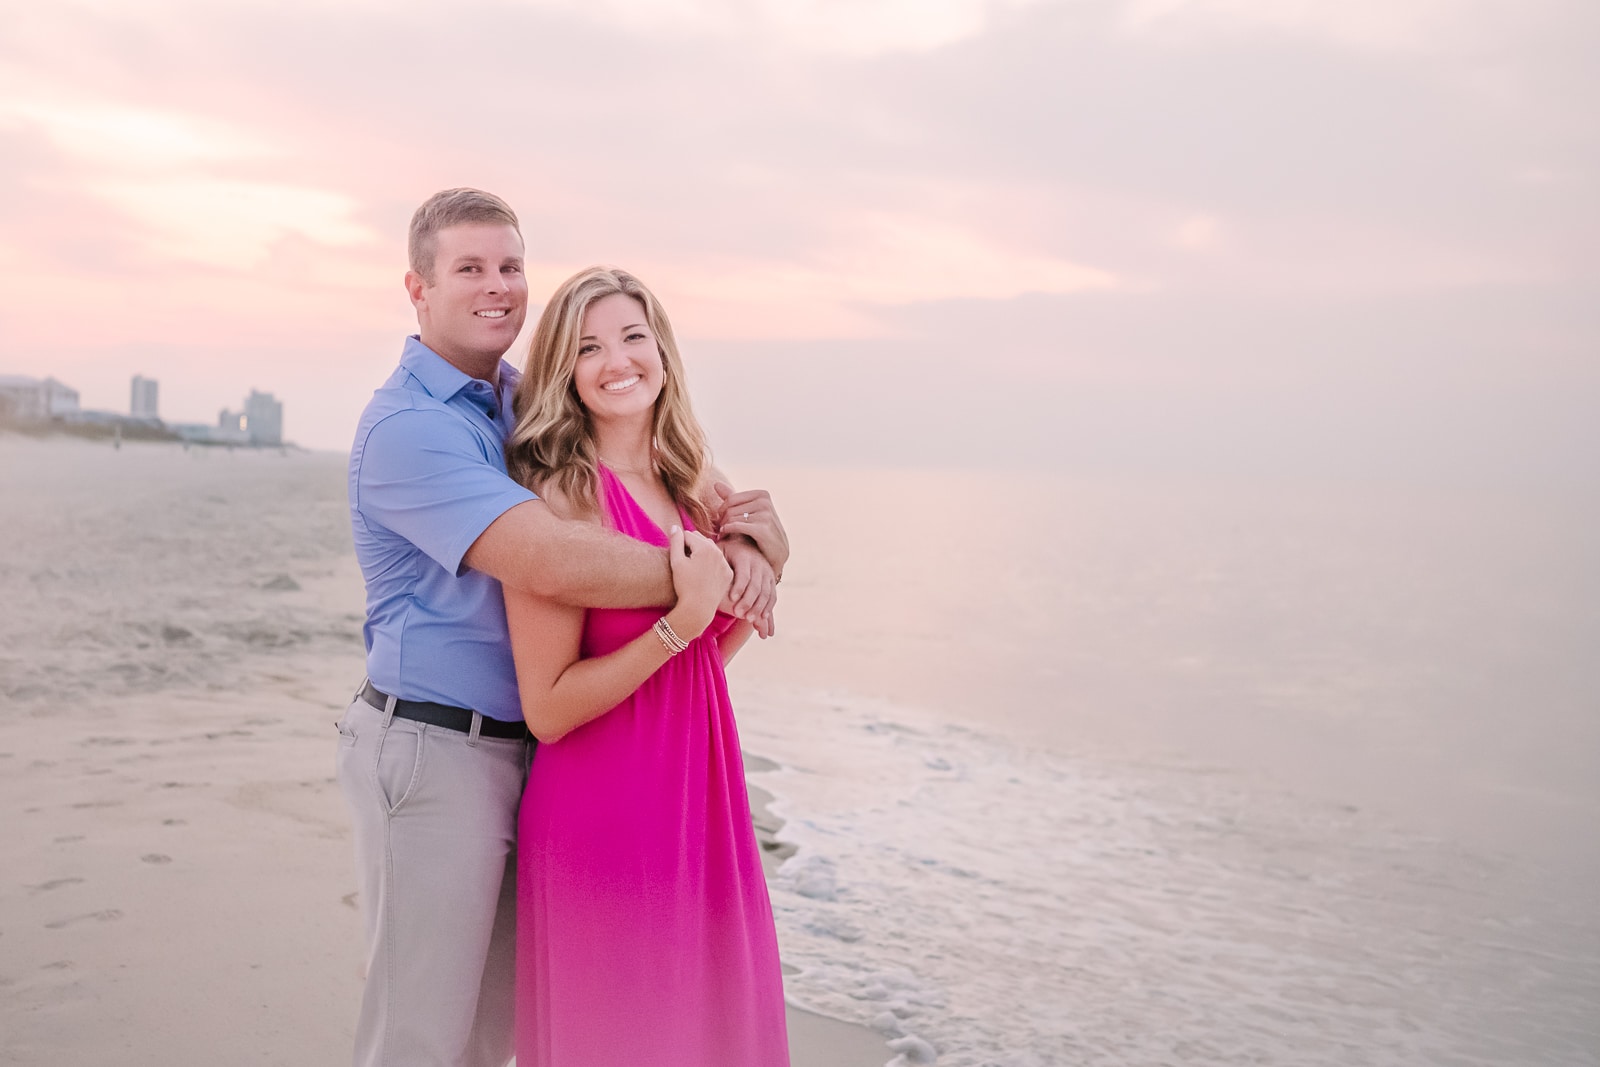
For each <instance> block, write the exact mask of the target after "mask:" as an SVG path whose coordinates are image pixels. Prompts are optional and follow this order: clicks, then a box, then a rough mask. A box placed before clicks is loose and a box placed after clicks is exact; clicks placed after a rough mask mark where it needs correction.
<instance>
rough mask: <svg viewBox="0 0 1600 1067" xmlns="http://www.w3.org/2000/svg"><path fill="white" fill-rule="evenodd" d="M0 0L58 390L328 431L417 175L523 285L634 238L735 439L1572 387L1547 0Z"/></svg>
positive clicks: (1588, 268)
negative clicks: (133, 385) (495, 212)
mask: <svg viewBox="0 0 1600 1067" xmlns="http://www.w3.org/2000/svg"><path fill="white" fill-rule="evenodd" d="M30 7H31V8H32V9H31V10H26V11H18V12H15V13H12V14H10V15H8V26H7V31H6V34H5V36H4V40H3V41H0V158H3V159H4V160H5V162H4V164H3V165H0V185H3V191H4V193H5V195H4V197H3V198H0V205H3V206H0V215H3V226H0V283H3V285H4V292H5V294H6V295H5V299H4V301H3V303H0V373H23V374H37V375H42V374H51V375H54V376H56V377H58V378H60V379H62V380H63V381H66V382H67V383H68V384H70V385H72V386H74V387H76V388H77V389H79V390H80V392H81V393H82V395H83V400H84V403H85V404H86V405H88V406H93V407H102V408H106V409H117V410H125V409H126V405H127V400H128V395H127V389H128V379H129V378H130V377H131V376H132V375H133V374H135V373H142V374H144V375H147V376H151V377H155V378H157V379H159V380H160V382H161V390H162V394H161V398H162V414H163V416H164V417H165V418H167V419H168V420H169V421H210V420H212V419H214V418H215V415H216V412H217V410H218V409H220V408H222V407H236V406H238V404H239V402H240V401H241V400H242V398H243V396H244V394H245V393H246V392H248V390H249V389H251V388H259V389H263V390H267V391H270V392H273V393H275V394H277V396H278V397H279V398H280V399H282V400H283V401H284V403H285V408H286V430H287V433H288V435H289V436H290V437H292V438H293V439H294V440H296V441H298V442H300V443H302V444H305V445H308V446H312V447H318V448H333V449H343V448H344V447H346V445H347V443H348V436H349V433H350V431H351V429H352V427H353V425H354V422H355V419H356V417H357V414H358V413H359V410H360V408H361V406H362V404H363V403H364V402H365V398H366V396H367V395H368V394H369V393H370V391H371V389H372V388H373V387H374V386H375V385H376V384H377V383H378V382H379V381H381V380H382V378H383V377H384V376H385V374H386V372H387V370H388V369H389V367H391V366H392V364H393V362H394V360H395V358H396V356H397V355H398V351H399V339H400V337H401V336H402V335H403V334H404V333H405V332H407V331H408V330H409V329H410V328H411V326H412V322H411V319H410V314H409V312H410V309H409V306H408V305H407V303H406V301H405V298H404V295H403V292H402V289H401V286H400V278H401V275H402V273H403V271H404V229H405V224H406V221H407V219H408V218H409V215H410V212H411V210H412V209H413V208H414V207H415V205H416V204H417V203H418V202H420V201H421V200H422V199H423V198H424V197H426V196H427V195H428V194H429V193H431V192H432V191H434V190H435V189H437V188H440V187H444V186H448V185H460V184H468V185H478V186H482V187H484V188H488V189H492V190H494V191H496V192H498V193H500V194H501V195H503V196H505V197H506V198H507V199H509V200H510V201H511V202H512V203H513V204H514V205H515V206H516V207H517V209H518V210H519V212H520V213H521V215H522V219H523V229H524V234H525V236H526V238H527V241H528V251H529V260H530V281H531V283H532V290H533V292H534V294H535V299H536V300H537V299H538V296H539V295H540V294H542V293H544V292H548V291H549V290H550V289H551V288H552V287H553V286H554V285H555V283H556V282H557V281H559V280H560V279H561V278H562V277H564V276H565V275H566V274H568V273H570V272H571V271H573V270H575V269H577V268H579V267H582V266H584V265H587V264H589V263H592V262H610V263H615V264H618V265H622V266H626V267H628V268H630V269H632V270H634V271H635V272H636V273H638V274H640V275H641V276H642V277H644V278H645V280H646V281H647V282H648V283H650V284H651V285H652V286H653V287H654V288H655V289H656V290H657V291H658V293H660V294H661V295H662V296H663V298H664V299H665V301H666V303H667V306H668V308H669V310H670V311H671V312H672V314H673V317H674V319H675V321H676V322H677V325H678V330H679V333H680V336H682V337H683V339H684V341H685V346H686V355H687V357H688V359H689V366H690V373H691V375H692V377H693V381H694V384H695V387H696V391H697V394H699V395H700V396H701V398H702V408H703V412H704V414H705V416H706V418H707V421H708V422H709V423H710V424H711V428H712V431H713V434H714V437H715V439H716V440H717V441H718V442H719V443H721V444H722V445H723V447H724V449H725V450H726V449H736V450H739V451H741V452H742V453H745V454H760V455H762V456H769V457H773V458H786V459H797V460H805V459H826V460H828V461H830V462H832V461H844V462H862V463H879V462H915V461H919V460H930V461H940V462H945V461H950V460H952V459H978V460H982V461H1000V462H1004V461H1008V460H1009V459H1011V458H1017V457H1022V458H1027V457H1032V458H1033V459H1038V458H1039V457H1041V456H1045V457H1049V456H1054V455H1056V454H1058V453H1061V454H1067V453H1075V452H1082V451H1094V450H1097V449H1099V450H1109V451H1110V452H1113V453H1119V454H1128V455H1131V454H1132V453H1134V452H1140V451H1141V450H1144V451H1150V450H1152V449H1153V450H1154V451H1157V452H1159V451H1161V450H1162V449H1170V450H1175V451H1184V450H1189V451H1192V450H1193V449H1192V446H1194V445H1195V444H1197V443H1198V444H1203V445H1204V446H1205V447H1207V448H1210V447H1215V448H1217V449H1220V450H1221V451H1222V452H1224V453H1227V454H1229V455H1232V454H1233V452H1234V451H1238V452H1239V453H1240V454H1243V453H1245V452H1248V451H1250V449H1251V448H1252V447H1253V446H1252V445H1251V441H1252V440H1253V439H1255V438H1261V437H1271V436H1273V435H1280V436H1281V435H1283V434H1285V433H1287V434H1289V435H1290V436H1291V437H1293V438H1294V439H1295V440H1297V441H1300V442H1301V443H1302V444H1303V445H1304V446H1305V448H1306V450H1307V454H1308V455H1310V454H1311V453H1315V452H1318V451H1319V449H1320V450H1321V451H1322V452H1328V453H1332V452H1339V451H1344V450H1347V449H1348V446H1349V443H1350V439H1351V438H1352V437H1356V438H1359V439H1360V440H1361V441H1363V442H1367V443H1368V444H1370V443H1371V442H1373V441H1377V442H1378V444H1377V445H1374V446H1373V449H1374V453H1373V454H1374V455H1378V454H1382V453H1383V452H1384V451H1385V450H1394V449H1401V448H1407V447H1414V446H1415V443H1416V442H1417V441H1418V440H1421V441H1422V442H1423V445H1425V446H1426V447H1432V448H1434V449H1435V450H1436V451H1437V452H1438V453H1439V454H1440V455H1441V456H1447V455H1451V454H1455V453H1458V452H1460V451H1461V449H1462V448H1466V450H1467V452H1469V453H1471V452H1472V449H1473V448H1474V447H1477V448H1479V450H1480V451H1481V452H1482V453H1483V455H1484V456H1488V455H1491V454H1493V453H1495V451H1496V448H1498V447H1500V446H1503V445H1504V444H1505V443H1506V441H1507V440H1508V439H1514V440H1515V441H1517V442H1521V444H1526V443H1527V441H1528V440H1533V441H1534V445H1533V446H1530V447H1535V451H1537V450H1539V449H1543V450H1544V452H1541V453H1540V455H1544V453H1546V452H1547V453H1549V454H1550V456H1557V455H1559V454H1561V453H1562V452H1563V451H1566V450H1570V448H1571V447H1572V445H1573V441H1574V440H1576V439H1578V438H1583V434H1584V432H1585V431H1584V429H1583V426H1584V425H1585V418H1586V417H1585V416H1584V414H1583V413H1584V412H1585V411H1589V410H1591V409H1592V408H1593V406H1594V401H1595V400H1596V399H1597V398H1600V384H1597V383H1600V368H1597V362H1600V355H1597V353H1600V345H1597V342H1600V328H1597V323H1596V315H1595V313H1594V310H1593V309H1594V307H1595V306H1596V305H1597V301H1596V299H1595V298H1596V295H1597V294H1596V286H1595V278H1596V272H1595V268H1594V267H1593V266H1592V252H1593V249H1594V248H1596V247H1600V215H1597V212H1596V210H1595V208H1596V204H1597V198H1596V163H1597V159H1596V155H1597V142H1596V140H1595V137H1594V132H1593V120H1592V106H1593V105H1592V101H1593V100H1595V99H1600V75H1597V70H1596V64H1595V63H1594V62H1593V58H1592V57H1593V56H1594V55H1595V54H1597V48H1600V33H1597V29H1600V26H1597V16H1596V15H1595V14H1594V8H1593V5H1591V4H1588V3H1586V2H1584V0H1545V2H1539V0H1535V2H1531V3H1525V4H1520V5H1517V7H1516V8H1515V12H1514V13H1508V12H1509V11H1510V8H1509V7H1508V5H1505V4H1502V3H1494V2H1490V0H1456V2H1450V3H1446V2H1444V0H1437V2H1435V0H1353V2H1350V0H1347V2H1345V3H1341V4H1338V5H1330V4H1326V3H1318V2H1313V0H1304V2H1296V0H988V2H985V0H920V2H913V0H855V2H852V3H843V2H838V0H794V2H780V0H750V2H744V3H739V2H731V0H729V2H720V0H635V2H625V0H609V2H598V3H596V2H580V0H552V2H544V3H532V2H521V3H519V2H503V3H498V4H487V5H479V6H474V7H470V8H452V9H445V8H442V7H436V6H433V5H418V4H408V3H404V2H402V3H396V4H383V5H379V4H375V3H370V2H366V0H349V2H342V3H341V2H335V3H324V2H318V3H315V4H313V3H305V2H294V0H291V2H287V3H285V2H281V0H278V2H273V3H266V2H261V3H254V2H244V3H228V4H220V5H219V4H215V3H201V2H199V0H167V2H163V0H153V2H141V3H138V4H134V3H131V2H130V3H122V2H116V0H90V2H72V0H67V2H63V3H56V4H51V5H30ZM1508 418H1509V419H1511V420H1512V421H1513V423H1514V424H1515V425H1517V426H1523V425H1524V424H1525V425H1526V427H1527V432H1526V433H1518V434H1507V433H1506V432H1505V431H1504V424H1505V421H1506V419H1508ZM819 422H820V423H823V424H826V425H828V426H830V428H831V432H830V434H829V435H828V436H829V441H830V444H829V445H828V446H826V447H823V446H821V445H818V444H816V443H815V441H814V438H815V436H816V435H815V434H813V433H812V432H811V431H812V430H813V429H814V428H815V427H816V426H817V425H818V424H819ZM1480 426H1495V427H1498V429H1496V430H1495V431H1494V432H1493V434H1491V439H1489V440H1487V441H1481V440H1479V437H1480V436H1481V435H1480V434H1479V432H1478V430H1479V428H1480ZM1352 430H1354V431H1357V432H1355V433H1352ZM1530 434H1531V435H1532V437H1531V438H1530V437H1529V435H1530ZM1574 435H1577V437H1576V438H1575V437H1574ZM1583 439H1584V440H1587V438H1583ZM1430 441H1431V442H1432V444H1431V445H1430V444H1428V442H1430ZM1519 447H1520V445H1519ZM1360 449H1361V446H1359V445H1358V447H1356V451H1357V452H1360Z"/></svg>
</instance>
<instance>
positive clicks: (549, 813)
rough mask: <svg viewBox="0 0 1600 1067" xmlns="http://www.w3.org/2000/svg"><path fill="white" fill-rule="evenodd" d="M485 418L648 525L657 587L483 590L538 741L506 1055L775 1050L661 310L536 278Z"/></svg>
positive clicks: (739, 781)
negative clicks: (495, 609)
mask: <svg viewBox="0 0 1600 1067" xmlns="http://www.w3.org/2000/svg"><path fill="white" fill-rule="evenodd" d="M516 410H517V413H518V423H517V426H516V429H515V430H513V431H512V434H511V437H510V439H509V440H508V442H507V447H506V459H507V465H508V467H509V468H510V470H511V472H512V475H513V476H514V477H516V478H518V479H519V480H520V481H523V482H524V483H525V484H527V485H528V486H530V487H531V488H533V489H534V490H535V491H536V492H537V493H539V495H540V496H541V497H542V498H543V499H544V500H545V501H546V503H548V504H549V505H550V506H551V507H552V508H554V509H555V510H556V512H557V513H558V514H562V515H564V516H567V517H570V518H575V519H586V520H588V521H590V522H594V523H600V524H604V525H606V526H609V527H611V528H614V529H616V530H618V531H620V532H622V533H625V534H628V535H629V536H632V537H636V538H638V539H640V540H642V541H646V542H649V543H652V544H658V545H663V546H670V551H671V560H672V575H673V584H674V586H675V587H676V589H677V594H678V600H677V604H676V605H675V606H674V607H673V608H672V610H670V611H668V612H665V613H663V612H662V611H661V610H659V609H654V610H615V609H595V610H589V611H585V610H583V609H581V608H569V607H566V606H564V605H561V604H557V603H555V602H553V601H549V600H544V599H541V598H538V597H535V596H531V595H527V594H521V593H516V592H514V591H512V590H509V589H508V590H506V620H507V622H508V623H509V625H510V630H511V644H512V652H513V655H514V657H515V660H516V668H517V684H518V688H519V689H520V691H521V697H522V707H523V714H524V716H525V717H526V718H527V720H528V725H529V727H530V728H531V729H532V731H533V733H534V735H535V736H536V737H538V739H539V741H540V742H541V744H540V746H539V749H538V752H537V754H536V755H535V757H534V761H533V768H532V770H531V772H530V773H529V777H528V787H527V791H526V792H525V793H524V795H523V799H522V810H521V815H520V819H519V822H518V850H519V857H518V894H519V900H518V913H517V916H518V932H517V953H518V963H517V967H518V975H517V977H518V988H517V1001H518V1004H517V1010H518V1025H517V1029H518V1035H517V1063H518V1064H519V1065H520V1067H612V1065H616V1067H622V1065H628V1067H636V1065H638V1064H646V1063H648V1064H652V1065H660V1067H710V1065H723V1064H728V1065H735V1064H736V1065H739V1067H765V1065H773V1067H786V1065H787V1064H788V1062H789V1054H788V1041H787V1036H786V1033H785V1023H784V1007H783V982H782V975H781V973H780V971H779V965H778V946H777V937H776V934H775V932H774V929H773V923H772V909H771V905H770V903H769V901H768V898H767V888H766V882H765V880H764V879H763V877H762V871H761V862H760V855H759V852H758V849H757V845H756V840H755V835H754V831H753V829H752V827H751V824H750V803H749V797H748V795H747V793H746V791H745V784H744V769H743V763H742V759H741V756H740V751H739V738H738V734H737V731H736V729H735V726H734V720H733V712H732V709H731V707H730V705H729V702H728V690H727V684H726V679H725V677H724V675H723V664H724V663H725V662H726V661H727V660H728V659H730V658H731V657H732V656H733V655H734V653H735V652H737V651H738V650H739V648H740V647H741V646H742V645H743V644H744V643H745V642H746V640H748V639H749V637H750V633H751V627H750V624H749V623H747V622H736V621H734V620H733V619H731V618H729V617H728V616H726V615H722V614H719V613H717V611H716V608H717V605H718V603H719V602H720V601H721V600H722V598H723V597H724V595H725V594H726V592H727V590H728V587H729V581H730V571H729V569H728V565H727V563H726V562H725V561H724V560H723V557H722V554H721V553H720V552H719V551H718V549H717V546H716V544H715V542H713V541H712V540H710V539H709V538H707V537H706V536H705V535H704V534H703V533H701V532H696V531H697V530H698V531H708V532H709V531H711V530H712V523H711V515H712V506H713V501H714V500H715V497H714V495H713V492H712V477H711V471H710V465H709V460H708V456H707V450H706V445H705V437H704V434H703V433H702V432H701V430H700V426H699V424H698V423H697V422H696V421H695V418H694V415H693V413H692V412H691V410H690V407H689V399H688V395H687V393H686V391H685V388H684V378H683V367H682V363H681V362H680V360H679V358H678V351H677V344H676V342H675V341H674V339H673V336H672V327H671V325H670V324H669V323H668V321H667V317H666V314H665V313H664V312H663V311H662V309H661V306H660V305H659V303H657V301H656V299H655V297H654V296H652V295H651V293H650V292H649V290H647V289H645V287H644V286H643V285H641V284H639V282H638V281H637V280H636V279H634V278H633V277H632V276H630V275H628V274H626V273H624V272H622V271H618V270H609V269H603V268H592V269H590V270H586V271H583V272H582V273H580V274H578V275H576V276H574V277H572V278H570V279H568V281H567V282H566V283H564V284H563V285H562V286H561V288H560V289H558V290H557V291H556V293H555V295H554V296H553V297H551V299H550V302H549V304H548V305H546V307H545V309H544V313H543V314H542V315H541V316H540V319H539V325H538V328H537V330H536V331H535V333H534V338H533V343H532V348H531V350H530V352H529V355H528V363H527V368H526V370H525V372H524V376H523V379H522V382H521V385H520V386H519V387H518V391H517V398H516Z"/></svg>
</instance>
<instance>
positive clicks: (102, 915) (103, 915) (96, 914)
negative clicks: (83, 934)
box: [44, 908, 122, 930]
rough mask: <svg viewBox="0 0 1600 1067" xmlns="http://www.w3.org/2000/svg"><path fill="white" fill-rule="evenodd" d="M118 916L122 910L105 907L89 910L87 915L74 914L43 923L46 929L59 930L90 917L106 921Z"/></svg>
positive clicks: (118, 917)
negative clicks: (99, 909) (103, 908)
mask: <svg viewBox="0 0 1600 1067" xmlns="http://www.w3.org/2000/svg"><path fill="white" fill-rule="evenodd" d="M120 918H122V912H120V911H118V910H117V909H116V908H107V909H106V910H105V911H91V912H90V913H89V914H87V915H74V916H71V917H70V918H66V919H57V920H55V921H54V922H48V923H45V924H44V928H45V929H46V930H60V929H61V928H62V927H65V926H71V925H72V924H73V923H81V922H88V921H89V920H90V919H93V920H94V921H95V922H102V923H108V922H115V921H116V920H118V919H120Z"/></svg>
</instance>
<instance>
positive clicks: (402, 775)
mask: <svg viewBox="0 0 1600 1067" xmlns="http://www.w3.org/2000/svg"><path fill="white" fill-rule="evenodd" d="M422 740H423V731H422V730H420V729H411V728H407V727H402V728H400V729H396V728H395V727H394V726H393V725H392V724H391V725H390V727H389V728H388V729H387V730H384V731H382V732H381V735H380V736H379V739H378V761H377V765H376V766H375V767H374V770H373V781H374V783H375V784H376V785H377V787H378V795H379V796H380V797H382V798H383V803H384V807H385V808H387V809H388V812H389V814H390V815H393V814H395V813H396V812H398V811H399V810H400V809H401V807H402V806H404V805H405V802H406V801H407V800H409V799H410V798H411V796H412V794H414V793H415V792H416V791H417V782H418V781H420V780H421V778H422V750H423V744H422Z"/></svg>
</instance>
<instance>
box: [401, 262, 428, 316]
mask: <svg viewBox="0 0 1600 1067" xmlns="http://www.w3.org/2000/svg"><path fill="white" fill-rule="evenodd" d="M427 287H428V283H427V280H426V279H425V278H423V277H422V275H420V274H418V273H417V272H416V271H414V270H408V271H406V295H407V296H409V297H410V298H411V306H412V307H414V308H416V309H417V310H419V311H420V310H422V302H423V296H422V291H423V290H424V289H426V288H427Z"/></svg>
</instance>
